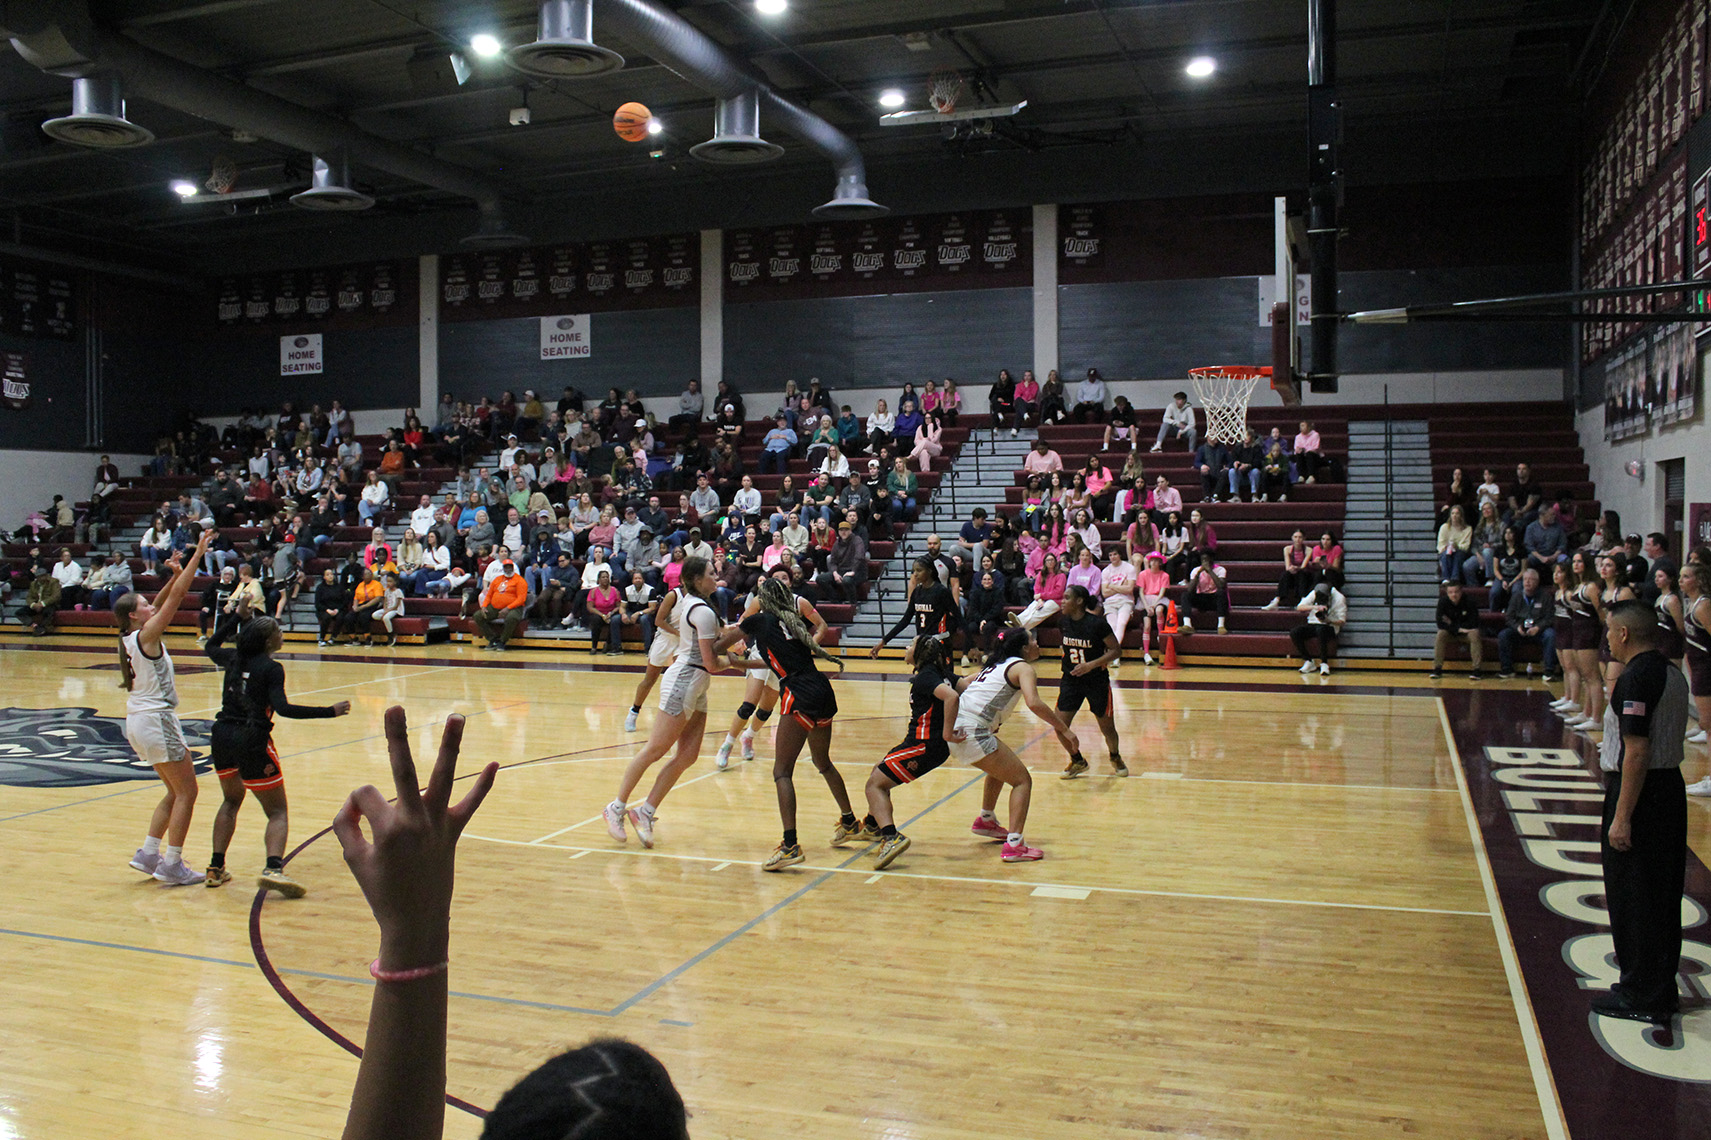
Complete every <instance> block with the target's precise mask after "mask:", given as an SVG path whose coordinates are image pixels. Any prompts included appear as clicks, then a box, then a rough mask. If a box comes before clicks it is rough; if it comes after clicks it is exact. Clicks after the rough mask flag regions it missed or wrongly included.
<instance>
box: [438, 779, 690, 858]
mask: <svg viewBox="0 0 1711 1140" xmlns="http://www.w3.org/2000/svg"><path fill="white" fill-rule="evenodd" d="M624 759H628V757H624ZM529 766H530V767H539V765H534V764H531V765H529ZM519 767H521V765H519ZM717 775H719V772H718V770H717V769H715V770H713V771H711V772H703V773H702V774H701V775H699V776H697V777H695V778H694V779H693V780H680V781H679V782H678V784H677V787H679V788H687V787H688V786H689V785H690V784H699V783H700V782H701V781H702V780H708V779H711V778H712V777H714V776H717ZM674 790H675V789H674ZM604 818H605V816H604V815H596V816H590V817H589V818H587V819H585V820H583V821H581V822H580V823H573V824H571V825H570V826H569V827H561V828H559V829H558V830H557V831H554V832H552V833H550V834H548V835H543V836H541V837H540V838H539V839H531V840H529V841H528V842H527V843H524V844H523V846H525V847H540V846H542V845H544V844H546V841H547V840H549V839H557V838H558V837H559V836H561V835H563V834H565V833H566V832H568V831H575V830H576V829H577V828H579V827H587V826H588V825H589V824H591V823H599V822H600V821H601V820H602V819H604ZM470 838H471V839H486V840H487V841H488V842H489V843H518V842H521V841H520V840H516V839H493V838H491V837H489V836H485V835H471V836H470Z"/></svg>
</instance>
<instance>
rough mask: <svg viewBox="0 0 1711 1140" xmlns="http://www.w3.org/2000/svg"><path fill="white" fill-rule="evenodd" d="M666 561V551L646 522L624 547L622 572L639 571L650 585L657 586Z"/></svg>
mask: <svg viewBox="0 0 1711 1140" xmlns="http://www.w3.org/2000/svg"><path fill="white" fill-rule="evenodd" d="M613 561H614V562H616V561H617V559H616V558H614V559H613ZM665 563H666V554H665V551H664V549H663V548H661V546H660V544H659V540H658V539H656V538H655V537H654V532H653V528H651V527H649V526H647V525H645V524H644V525H643V526H642V528H641V530H640V531H639V532H637V534H636V537H635V539H634V540H633V541H631V542H630V543H629V544H628V545H627V546H625V547H624V558H623V563H622V566H623V569H622V573H625V574H636V573H638V572H639V573H640V574H641V575H642V577H643V578H644V579H645V580H646V581H647V583H648V584H649V585H650V586H657V585H659V583H660V574H661V572H662V571H663V570H664V569H665Z"/></svg>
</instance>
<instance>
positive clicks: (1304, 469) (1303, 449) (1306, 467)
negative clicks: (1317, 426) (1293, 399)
mask: <svg viewBox="0 0 1711 1140" xmlns="http://www.w3.org/2000/svg"><path fill="white" fill-rule="evenodd" d="M1319 444H1320V440H1319V433H1318V432H1316V431H1314V430H1313V425H1312V424H1311V423H1309V422H1307V421H1306V420H1302V421H1301V430H1300V431H1299V432H1297V433H1296V434H1295V449H1294V454H1295V468H1296V471H1297V472H1298V473H1299V474H1300V476H1301V478H1302V479H1303V480H1304V481H1306V482H1308V483H1311V482H1313V480H1314V476H1316V475H1317V474H1318V473H1319V468H1320V467H1323V466H1324V464H1325V456H1324V453H1323V452H1321V451H1320V450H1319Z"/></svg>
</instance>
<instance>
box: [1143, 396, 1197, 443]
mask: <svg viewBox="0 0 1711 1140" xmlns="http://www.w3.org/2000/svg"><path fill="white" fill-rule="evenodd" d="M1195 435H1196V433H1195V430H1194V409H1193V408H1192V407H1191V406H1189V403H1188V393H1187V392H1178V393H1177V394H1176V395H1174V396H1172V397H1171V398H1170V403H1168V404H1166V405H1165V406H1164V420H1163V422H1161V423H1160V424H1159V426H1158V440H1157V442H1155V443H1154V444H1153V447H1152V449H1153V450H1154V451H1163V450H1164V441H1165V440H1167V439H1169V438H1171V437H1172V436H1180V437H1181V438H1182V439H1184V440H1186V441H1187V442H1188V453H1189V454H1190V455H1193V454H1194V439H1195Z"/></svg>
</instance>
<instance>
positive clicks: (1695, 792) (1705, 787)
mask: <svg viewBox="0 0 1711 1140" xmlns="http://www.w3.org/2000/svg"><path fill="white" fill-rule="evenodd" d="M1687 794H1688V795H1690V796H1711V776H1707V777H1705V778H1704V779H1703V780H1700V781H1699V782H1698V783H1697V784H1689V785H1687Z"/></svg>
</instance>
